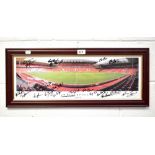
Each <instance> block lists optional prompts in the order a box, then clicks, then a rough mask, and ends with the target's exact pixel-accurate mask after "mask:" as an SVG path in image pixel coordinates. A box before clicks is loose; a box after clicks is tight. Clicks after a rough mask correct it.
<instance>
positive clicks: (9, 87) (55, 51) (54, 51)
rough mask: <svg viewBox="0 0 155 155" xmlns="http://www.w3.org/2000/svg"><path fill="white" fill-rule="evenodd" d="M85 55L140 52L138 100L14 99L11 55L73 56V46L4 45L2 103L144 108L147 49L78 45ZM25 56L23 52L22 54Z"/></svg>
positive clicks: (13, 105) (146, 89) (8, 104)
mask: <svg viewBox="0 0 155 155" xmlns="http://www.w3.org/2000/svg"><path fill="white" fill-rule="evenodd" d="M82 49H84V50H86V55H90V56H93V55H97V56H98V55H114V56H117V55H129V56H130V55H132V56H136V55H141V56H142V63H143V68H142V70H143V71H142V100H89V99H88V100H65V101H64V100H48V101H27V100H22V101H16V100H14V99H13V98H14V97H13V89H14V87H13V56H16V55H25V51H26V50H30V51H31V55H38V54H39V55H46V56H48V55H65V56H67V55H73V56H75V55H76V56H77V50H79V49H77V48H47V49H46V48H19V49H18V48H7V49H6V106H7V107H24V106H26V107H27V106H28V107H31V106H41V107H43V106H45V107H48V106H53V107H104V106H107V107H119V106H121V107H146V106H149V48H82ZM25 56H26V55H25Z"/></svg>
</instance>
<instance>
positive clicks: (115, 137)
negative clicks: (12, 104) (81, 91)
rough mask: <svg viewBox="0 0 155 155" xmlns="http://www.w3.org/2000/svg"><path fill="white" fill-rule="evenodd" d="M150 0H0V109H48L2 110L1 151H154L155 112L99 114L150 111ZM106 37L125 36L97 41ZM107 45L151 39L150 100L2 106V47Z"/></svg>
mask: <svg viewBox="0 0 155 155" xmlns="http://www.w3.org/2000/svg"><path fill="white" fill-rule="evenodd" d="M154 3H155V2H154V0H0V116H45V115H46V116H51V117H46V118H40V117H39V118H38V117H35V118H34V117H33V118H32V117H30V118H27V117H26V118H25V117H22V118H16V117H11V118H8V117H5V119H2V117H0V153H1V154H2V155H10V154H11V155H14V154H15V155H21V154H22V155H28V154H30V155H31V154H37V155H42V154H46V155H51V154H52V155H62V154H63V155H73V154H74V155H88V154H89V155H103V154H106V155H118V154H119V155H124V154H126V155H131V154H136V155H137V154H140V155H148V154H149V155H154V154H155V149H154V139H155V132H154V131H155V123H154V119H151V118H145V119H144V118H126V117H125V119H124V118H123V119H122V118H119V119H117V118H112V119H111V118H109V119H106V118H105V117H104V118H103V116H154V114H155V104H154V103H155V82H154V80H155V78H154V77H155V76H154V72H155V61H154V59H155V54H154V53H155V52H154V50H155V45H154V43H155V42H154V41H150V40H155V38H154V37H155V20H154V15H155V9H154V6H155V4H154ZM148 37H149V38H148ZM105 39H106V40H109V39H110V40H115V39H118V40H122V39H127V40H131V41H122V42H120V41H95V40H105ZM17 40H18V41H17ZM19 40H20V41H19ZM21 40H22V41H21ZM26 40H29V41H26ZM41 40H44V41H41ZM56 40H57V41H56ZM58 40H59V41H58ZM60 40H61V41H60ZM67 40H68V41H67ZM73 40H74V41H73ZM77 40H83V41H79V42H76V41H77ZM84 40H87V41H84ZM132 40H145V41H136V42H134V41H132ZM148 40H149V41H148ZM112 46H113V47H129V46H130V47H144V46H145V47H150V49H151V51H150V67H151V68H150V75H151V76H150V100H151V102H150V107H149V108H101V109H96V108H93V109H92V108H87V109H86V108H84V109H76V108H75V109H67V108H66V109H53V108H51V109H19V110H18V109H7V108H6V107H5V53H4V49H5V48H6V47H46V48H48V47H112Z"/></svg>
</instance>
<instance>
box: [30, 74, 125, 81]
mask: <svg viewBox="0 0 155 155" xmlns="http://www.w3.org/2000/svg"><path fill="white" fill-rule="evenodd" d="M28 74H29V75H31V76H33V77H37V78H40V79H43V80H48V81H49V82H56V83H63V84H94V83H97V82H105V81H109V80H113V79H117V78H119V77H122V76H124V74H121V73H105V72H29V73H28Z"/></svg>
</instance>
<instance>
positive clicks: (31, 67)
mask: <svg viewBox="0 0 155 155" xmlns="http://www.w3.org/2000/svg"><path fill="white" fill-rule="evenodd" d="M15 70H16V75H14V76H15V79H16V80H15V83H16V85H15V92H16V97H17V96H19V94H20V92H27V93H24V95H25V96H26V94H28V93H29V94H30V93H32V92H35V94H34V96H31V97H32V98H36V97H37V98H39V96H44V98H45V96H46V97H47V96H49V95H52V97H53V96H54V97H55V98H56V96H59V97H60V94H61V97H64V96H65V97H72V95H71V94H73V93H74V95H73V96H75V93H76V94H77V96H78V97H77V98H82V99H84V98H86V97H90V96H91V97H92V96H94V94H95V96H96V97H97V96H101V95H98V94H99V93H101V92H102V96H105V97H109V96H111V98H112V96H113V93H117V94H119V92H130V93H131V92H137V91H138V90H139V85H140V82H139V58H138V57H129V56H127V57H125V56H122V57H119V56H115V57H112V56H99V57H98V56H96V57H91V56H85V57H80V56H74V57H73V56H68V57H60V56H57V57H56V56H51V57H37V56H34V57H16V58H15ZM36 92H38V94H37V95H38V96H37V95H36ZM63 92H65V93H66V92H67V95H62V93H63ZM105 92H113V93H111V94H110V95H107V93H106V94H105ZM40 93H44V95H40ZM54 94H56V95H54ZM84 94H85V95H84ZM124 94H125V93H124ZM22 97H23V96H22Z"/></svg>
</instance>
